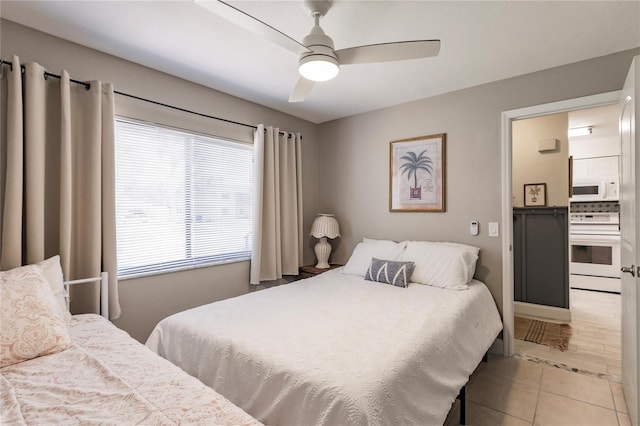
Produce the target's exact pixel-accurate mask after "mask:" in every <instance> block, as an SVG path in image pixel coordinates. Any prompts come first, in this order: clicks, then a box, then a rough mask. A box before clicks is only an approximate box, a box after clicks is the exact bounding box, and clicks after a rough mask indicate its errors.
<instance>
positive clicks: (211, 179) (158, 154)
mask: <svg viewBox="0 0 640 426" xmlns="http://www.w3.org/2000/svg"><path fill="white" fill-rule="evenodd" d="M252 175H253V149H252V146H251V145H248V144H245V143H241V142H234V141H229V140H225V139H222V138H216V137H213V136H208V135H203V134H198V133H191V132H188V131H185V130H179V129H175V128H170V127H163V126H160V125H157V124H150V123H144V122H137V121H133V120H128V119H123V118H120V117H119V118H117V120H116V232H117V253H118V277H131V276H138V275H146V274H150V273H154V272H162V271H168V270H177V269H187V268H194V267H197V266H204V265H210V264H215V263H224V262H229V261H237V260H246V259H250V257H251V240H252V235H251V231H252V223H251V212H252V211H251V200H252V199H253V197H252V182H253V176H252Z"/></svg>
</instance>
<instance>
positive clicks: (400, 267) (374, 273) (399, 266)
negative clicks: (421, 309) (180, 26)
mask: <svg viewBox="0 0 640 426" xmlns="http://www.w3.org/2000/svg"><path fill="white" fill-rule="evenodd" d="M415 267H416V264H415V263H414V262H396V261H392V260H380V259H376V258H375V257H374V258H372V259H371V263H370V264H369V269H367V273H366V274H365V275H364V279H365V280H368V281H377V282H379V283H385V284H391V285H394V286H397V287H406V286H407V285H409V279H410V278H411V274H413V269H414V268H415Z"/></svg>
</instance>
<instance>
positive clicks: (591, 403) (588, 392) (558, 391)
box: [445, 355, 631, 426]
mask: <svg viewBox="0 0 640 426" xmlns="http://www.w3.org/2000/svg"><path fill="white" fill-rule="evenodd" d="M458 410H459V406H458V402H456V404H455V405H454V407H453V409H452V410H451V412H450V413H449V417H448V419H447V422H446V423H445V424H446V425H447V426H452V425H457V424H458V419H459V411H458ZM630 424H631V422H630V420H629V415H628V412H627V406H626V403H625V401H624V396H623V394H622V386H621V385H620V383H619V382H617V381H614V380H608V379H605V378H598V377H593V376H590V375H587V374H583V373H576V372H573V371H567V370H564V369H561V368H558V367H555V366H552V365H549V364H545V363H537V362H533V361H530V360H526V359H520V358H516V357H512V358H504V357H500V356H492V355H490V356H489V361H488V362H487V363H481V365H480V366H479V367H478V369H477V370H476V372H475V373H474V374H473V375H472V376H471V379H470V381H469V384H468V385H467V425H469V426H497V425H505V426H506V425H513V426H520V425H529V426H532V425H538V426H547V425H557V426H591V425H593V426H609V425H611V426H625V425H630Z"/></svg>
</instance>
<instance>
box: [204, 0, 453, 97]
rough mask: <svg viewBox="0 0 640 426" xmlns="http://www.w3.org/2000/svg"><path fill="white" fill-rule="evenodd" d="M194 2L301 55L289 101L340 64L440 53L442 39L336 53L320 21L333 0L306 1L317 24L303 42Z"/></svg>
mask: <svg viewBox="0 0 640 426" xmlns="http://www.w3.org/2000/svg"><path fill="white" fill-rule="evenodd" d="M194 2H195V3H196V4H198V5H199V6H202V7H204V8H205V9H208V10H210V11H212V12H214V13H216V14H217V15H220V16H221V17H223V18H225V19H227V20H229V21H231V22H233V23H235V24H237V25H239V26H241V27H243V28H245V29H247V30H249V31H252V32H254V33H256V34H259V35H262V36H264V37H265V38H267V39H268V40H270V41H272V42H274V43H276V44H278V45H279V46H281V47H284V48H285V49H288V50H290V51H291V52H293V53H296V54H298V55H300V59H299V61H298V72H299V73H300V78H299V79H298V82H297V83H296V85H295V87H294V88H293V91H292V92H291V95H290V96H289V102H301V101H303V100H304V99H305V98H306V97H307V95H308V94H309V93H310V92H311V90H312V89H313V87H314V86H315V84H316V82H321V81H327V80H331V79H332V78H334V77H335V76H337V75H338V73H339V72H340V66H341V65H352V64H367V63H374V62H391V61H402V60H407V59H419V58H428V57H431V56H436V55H438V52H439V51H440V40H410V41H399V42H391V43H381V44H370V45H365V46H357V47H350V48H347V49H340V50H335V47H334V45H333V40H332V39H331V37H329V36H328V35H326V34H325V33H324V31H323V30H322V28H320V18H321V17H323V16H324V15H326V13H327V12H328V11H329V9H330V8H331V0H304V4H305V6H306V8H307V9H308V10H309V11H310V12H311V16H312V17H313V18H314V20H315V25H314V26H313V28H312V29H311V32H310V33H309V35H307V36H306V37H305V38H304V39H303V40H302V43H299V42H298V41H296V40H294V39H293V38H291V37H289V36H288V35H286V34H284V33H283V32H281V31H279V30H277V29H276V28H274V27H272V26H270V25H269V24H267V23H265V22H262V21H260V20H259V19H257V18H255V17H253V16H251V15H249V14H248V13H246V12H243V11H242V10H240V9H238V8H236V7H234V6H232V5H230V4H229V3H226V2H224V1H221V0H217V1H211V0H194Z"/></svg>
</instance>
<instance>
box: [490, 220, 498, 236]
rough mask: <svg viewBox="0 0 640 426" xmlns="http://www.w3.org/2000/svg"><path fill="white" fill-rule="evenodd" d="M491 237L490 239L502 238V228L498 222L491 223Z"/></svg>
mask: <svg viewBox="0 0 640 426" xmlns="http://www.w3.org/2000/svg"><path fill="white" fill-rule="evenodd" d="M489 236H490V237H499V236H500V226H499V224H498V222H489Z"/></svg>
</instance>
